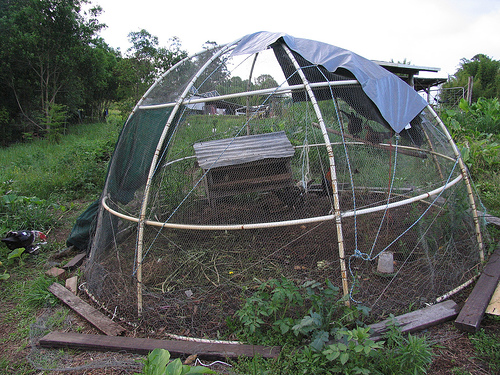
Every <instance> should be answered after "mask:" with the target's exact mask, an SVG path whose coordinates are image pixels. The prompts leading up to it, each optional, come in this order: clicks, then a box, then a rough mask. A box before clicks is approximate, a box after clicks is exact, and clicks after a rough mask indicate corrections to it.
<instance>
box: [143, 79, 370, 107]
mask: <svg viewBox="0 0 500 375" xmlns="http://www.w3.org/2000/svg"><path fill="white" fill-rule="evenodd" d="M346 85H358V86H360V84H359V82H358V81H356V80H355V79H350V80H346V81H328V82H316V83H309V86H310V87H312V88H320V87H331V86H346ZM305 87H306V85H305V84H298V85H292V86H280V87H273V88H269V89H260V90H252V91H245V92H238V93H234V94H225V95H218V96H211V97H209V98H199V99H188V100H187V101H183V102H182V104H197V103H208V102H213V101H216V100H226V99H234V98H241V97H246V96H252V95H270V94H284V93H291V92H292V91H293V90H303V89H304V88H305ZM175 105H176V102H171V103H164V104H151V105H141V106H138V108H139V109H145V110H148V109H160V108H167V107H173V106H175Z"/></svg>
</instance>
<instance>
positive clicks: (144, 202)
mask: <svg viewBox="0 0 500 375" xmlns="http://www.w3.org/2000/svg"><path fill="white" fill-rule="evenodd" d="M231 48H234V43H232V44H228V45H226V46H224V47H222V48H221V49H220V50H219V51H217V52H216V53H214V54H213V55H212V57H211V58H210V59H208V60H207V61H206V62H205V64H204V65H203V66H202V67H201V68H200V69H199V70H198V72H197V73H196V74H195V76H194V77H193V78H192V79H191V81H190V82H189V83H188V85H187V86H186V88H185V89H184V92H183V93H182V94H181V96H180V97H179V99H178V100H177V102H176V103H175V106H174V108H173V109H172V112H171V113H170V116H169V118H168V120H167V123H166V124H165V126H164V127H163V132H162V134H161V136H160V139H159V141H158V145H157V146H156V150H155V153H154V156H153V160H152V161H151V166H150V168H149V175H148V179H147V182H146V186H145V188H144V198H143V200H142V205H141V213H140V216H139V221H138V227H139V230H138V233H137V271H136V279H137V315H138V316H139V317H141V316H142V310H143V309H142V307H143V305H142V260H143V259H142V254H143V247H144V227H145V221H146V211H147V205H148V202H149V194H150V188H151V181H152V180H153V176H154V173H155V170H156V166H157V164H158V160H159V158H160V152H161V149H162V147H163V144H164V142H165V139H166V136H167V133H168V130H169V129H170V125H171V124H172V122H173V120H174V118H175V116H176V114H177V111H178V110H179V108H180V107H181V105H182V103H183V102H184V99H185V98H186V96H187V95H188V93H189V90H190V89H191V88H192V87H193V86H194V84H195V82H196V80H197V79H198V78H199V77H200V76H201V74H202V73H203V72H204V71H205V69H207V68H208V66H209V65H210V64H211V63H212V62H213V61H215V60H216V59H217V58H218V57H219V56H220V55H222V54H223V53H226V52H228V51H229V50H230V49H231ZM148 92H149V90H148ZM141 100H142V99H141Z"/></svg>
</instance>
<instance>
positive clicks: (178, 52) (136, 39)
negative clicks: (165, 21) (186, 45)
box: [116, 29, 187, 99]
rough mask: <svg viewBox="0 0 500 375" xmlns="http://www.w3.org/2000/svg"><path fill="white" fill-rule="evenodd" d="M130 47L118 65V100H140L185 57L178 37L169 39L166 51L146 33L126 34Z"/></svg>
mask: <svg viewBox="0 0 500 375" xmlns="http://www.w3.org/2000/svg"><path fill="white" fill-rule="evenodd" d="M128 38H129V42H130V43H131V44H132V46H131V47H130V48H129V49H128V50H127V53H128V54H127V56H126V57H125V58H124V59H122V60H121V61H119V62H118V66H117V70H116V74H117V76H118V81H119V88H118V92H119V96H120V97H121V98H125V97H134V98H135V99H138V98H140V96H141V95H142V94H143V93H144V91H145V90H147V88H148V87H149V86H151V85H152V84H153V82H154V81H155V80H156V79H157V78H158V77H159V76H160V75H161V74H162V73H163V72H165V71H166V70H168V69H169V68H170V67H172V66H173V65H174V64H176V63H177V62H178V61H180V60H181V59H183V58H184V57H186V56H187V52H186V51H185V50H182V45H181V41H180V40H179V38H178V37H175V36H174V37H172V38H170V39H169V45H168V46H167V47H159V42H158V37H156V36H154V35H151V34H150V33H149V32H148V31H147V30H145V29H142V30H140V31H135V32H130V33H129V34H128Z"/></svg>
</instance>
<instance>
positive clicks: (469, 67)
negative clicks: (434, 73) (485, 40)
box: [443, 53, 500, 102]
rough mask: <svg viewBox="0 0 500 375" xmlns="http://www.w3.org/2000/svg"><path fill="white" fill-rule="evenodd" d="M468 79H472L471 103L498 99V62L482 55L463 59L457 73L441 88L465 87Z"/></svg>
mask: <svg viewBox="0 0 500 375" xmlns="http://www.w3.org/2000/svg"><path fill="white" fill-rule="evenodd" d="M469 77H473V90H472V101H473V102H476V101H477V100H478V99H479V98H486V99H491V98H498V97H500V61H497V60H493V59H492V58H491V57H489V56H487V55H485V54H482V53H480V54H477V55H475V56H474V57H473V58H472V59H470V60H468V59H465V58H463V59H462V60H461V62H460V67H459V69H458V70H457V72H456V73H455V74H454V75H453V76H452V77H450V80H449V81H448V82H447V83H446V84H445V85H444V86H443V87H445V88H451V87H467V82H468V79H469Z"/></svg>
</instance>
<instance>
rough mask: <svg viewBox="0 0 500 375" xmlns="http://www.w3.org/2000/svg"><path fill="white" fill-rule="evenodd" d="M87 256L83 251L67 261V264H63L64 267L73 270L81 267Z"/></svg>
mask: <svg viewBox="0 0 500 375" xmlns="http://www.w3.org/2000/svg"><path fill="white" fill-rule="evenodd" d="M86 256H87V254H85V253H81V254H78V255H76V256H75V257H74V258H73V259H71V260H70V261H69V262H68V263H66V265H65V266H63V268H64V269H65V270H72V269H75V268H77V267H80V266H81V265H82V263H83V260H84V259H85V257H86Z"/></svg>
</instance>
